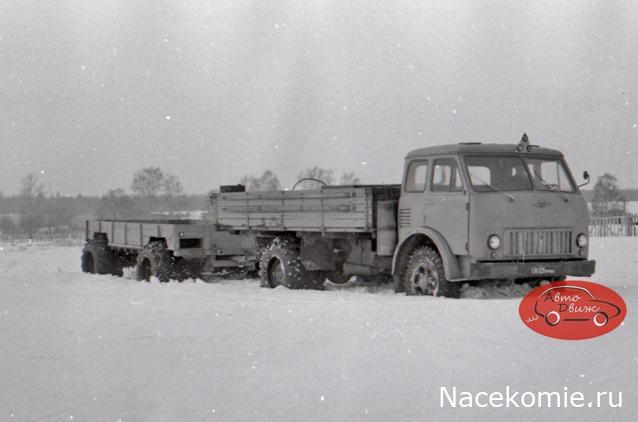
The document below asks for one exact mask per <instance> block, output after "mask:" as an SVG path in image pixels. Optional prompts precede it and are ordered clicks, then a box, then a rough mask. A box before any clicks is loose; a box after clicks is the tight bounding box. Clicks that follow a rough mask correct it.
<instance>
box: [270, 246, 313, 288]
mask: <svg viewBox="0 0 638 422" xmlns="http://www.w3.org/2000/svg"><path fill="white" fill-rule="evenodd" d="M259 280H260V282H259V285H260V286H261V287H270V288H274V287H277V286H285V287H287V288H289V289H322V288H323V282H324V281H325V273H324V272H323V271H307V270H306V269H305V267H304V266H303V264H302V262H301V254H300V252H299V246H298V245H297V243H296V242H295V241H294V240H292V239H288V238H283V237H276V238H274V239H273V240H272V241H271V242H270V244H268V246H266V247H265V248H264V250H263V252H262V253H261V257H260V260H259Z"/></svg>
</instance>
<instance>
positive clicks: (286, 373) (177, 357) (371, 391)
mask: <svg viewBox="0 0 638 422" xmlns="http://www.w3.org/2000/svg"><path fill="white" fill-rule="evenodd" d="M0 247H1V248H2V249H0V356H2V359H0V374H1V376H0V420H44V421H48V420H90V421H118V420H121V421H174V420H184V421H190V420H211V421H215V420H220V421H229V420H233V421H234V420H239V421H257V420H259V421H286V420H291V421H293V420H310V421H312V420H322V421H323V420H354V421H358V420H366V421H386V420H393V421H403V420H424V421H425V420H428V421H429V420H444V421H447V420H449V421H457V420H489V421H494V420H496V421H500V420H502V421H509V420H543V419H550V418H552V419H556V420H565V421H581V420H600V421H605V420H614V421H618V420H632V419H634V418H635V415H636V414H638V393H637V389H638V350H637V347H636V346H637V344H638V330H637V329H636V326H635V321H634V318H633V311H634V310H635V309H636V302H637V300H638V287H637V286H636V274H638V252H636V251H637V250H638V239H631V238H608V239H592V245H591V247H592V255H593V257H594V259H596V260H598V270H597V273H596V274H595V277H593V280H595V281H598V282H601V283H603V284H607V285H609V286H611V287H612V288H614V289H615V290H616V291H617V292H618V293H620V294H621V295H622V296H623V297H624V299H625V301H626V302H627V307H628V313H629V315H628V317H627V319H626V321H625V323H624V325H623V326H621V327H619V328H618V329H617V330H615V331H614V332H612V333H610V334H608V335H605V336H603V337H600V338H596V339H592V340H586V341H577V342H575V341H560V340H554V339H549V338H546V337H542V336H540V335H538V334H536V333H534V332H532V331H531V330H529V329H527V328H526V327H525V326H524V325H523V323H522V322H521V321H520V320H519V317H518V304H519V301H520V297H521V296H522V295H523V294H524V293H525V292H526V288H525V286H522V287H521V286H519V287H518V288H511V287H508V286H507V285H504V286H501V287H496V288H492V290H490V288H489V287H476V286H471V287H470V288H466V290H465V293H464V294H465V295H466V296H468V295H469V296H471V297H485V298H488V299H490V300H482V299H471V298H465V299H461V300H454V299H435V298H431V297H406V296H403V295H398V294H394V293H393V292H392V290H391V288H390V287H389V286H365V285H363V284H361V283H356V282H355V283H351V284H350V285H348V286H344V287H336V286H330V287H329V288H328V290H326V291H303V290H296V291H295V290H287V289H285V288H277V289H274V290H270V289H261V288H259V287H258V285H257V281H256V280H238V281H237V280H224V279H218V280H214V282H212V283H203V282H196V283H193V282H186V283H175V282H172V283H165V284H160V283H139V282H135V281H132V280H130V279H126V278H117V277H111V276H95V275H88V274H83V273H81V272H80V271H79V255H80V248H79V247H61V246H49V247H47V246H45V245H20V246H10V245H0ZM519 288H520V290H517V289H519ZM476 289H479V290H476ZM485 292H486V293H485ZM478 293H480V294H478ZM507 385H509V386H510V388H512V389H517V390H521V391H528V390H530V391H538V390H542V391H546V390H549V391H559V392H561V391H563V389H564V388H565V387H567V388H568V389H569V391H582V392H583V393H584V394H585V395H587V396H589V395H591V394H595V393H594V392H595V391H614V392H617V391H622V392H623V408H617V409H606V408H603V409H595V408H590V409H575V408H570V409H564V408H562V409H557V408H552V409H538V408H535V409H516V408H502V409H476V408H474V409H472V410H464V409H449V408H445V409H441V408H440V406H439V390H440V387H442V386H446V387H450V388H451V387H452V386H456V387H457V388H458V389H459V390H470V391H474V392H478V391H504V389H505V386H507Z"/></svg>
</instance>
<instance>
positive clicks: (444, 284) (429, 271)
mask: <svg viewBox="0 0 638 422" xmlns="http://www.w3.org/2000/svg"><path fill="white" fill-rule="evenodd" d="M403 285H404V288H405V293H406V294H407V295H409V296H413V295H432V296H446V297H454V298H457V297H459V296H460V294H461V289H460V286H459V284H458V283H453V282H450V281H447V280H446V279H445V270H444V267H443V261H442V260H441V256H440V255H439V253H438V252H437V251H436V250H435V249H433V248H432V247H430V246H421V247H420V248H417V249H415V250H414V252H412V254H411V255H410V258H409V259H408V263H407V265H406V270H405V272H404V274H403Z"/></svg>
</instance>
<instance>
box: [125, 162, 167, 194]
mask: <svg viewBox="0 0 638 422" xmlns="http://www.w3.org/2000/svg"><path fill="white" fill-rule="evenodd" d="M163 180H164V172H163V171H162V169H161V168H159V167H146V168H143V169H141V170H138V171H137V172H136V173H135V175H133V182H132V183H131V191H132V192H133V193H134V194H135V195H137V196H139V197H142V198H154V197H156V196H157V195H158V194H159V193H160V191H161V189H162V182H163Z"/></svg>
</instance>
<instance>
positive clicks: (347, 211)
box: [211, 185, 400, 232]
mask: <svg viewBox="0 0 638 422" xmlns="http://www.w3.org/2000/svg"><path fill="white" fill-rule="evenodd" d="M399 193H400V185H362V186H334V187H333V186H326V187H323V188H322V189H320V190H301V191H272V192H228V193H216V194H213V195H212V196H211V206H212V210H211V211H212V212H211V215H212V219H213V222H214V223H216V224H218V225H219V227H220V228H222V229H227V230H255V231H301V232H303V231H320V232H372V231H374V230H375V229H376V205H377V202H378V201H383V200H396V199H397V198H398V197H399Z"/></svg>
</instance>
